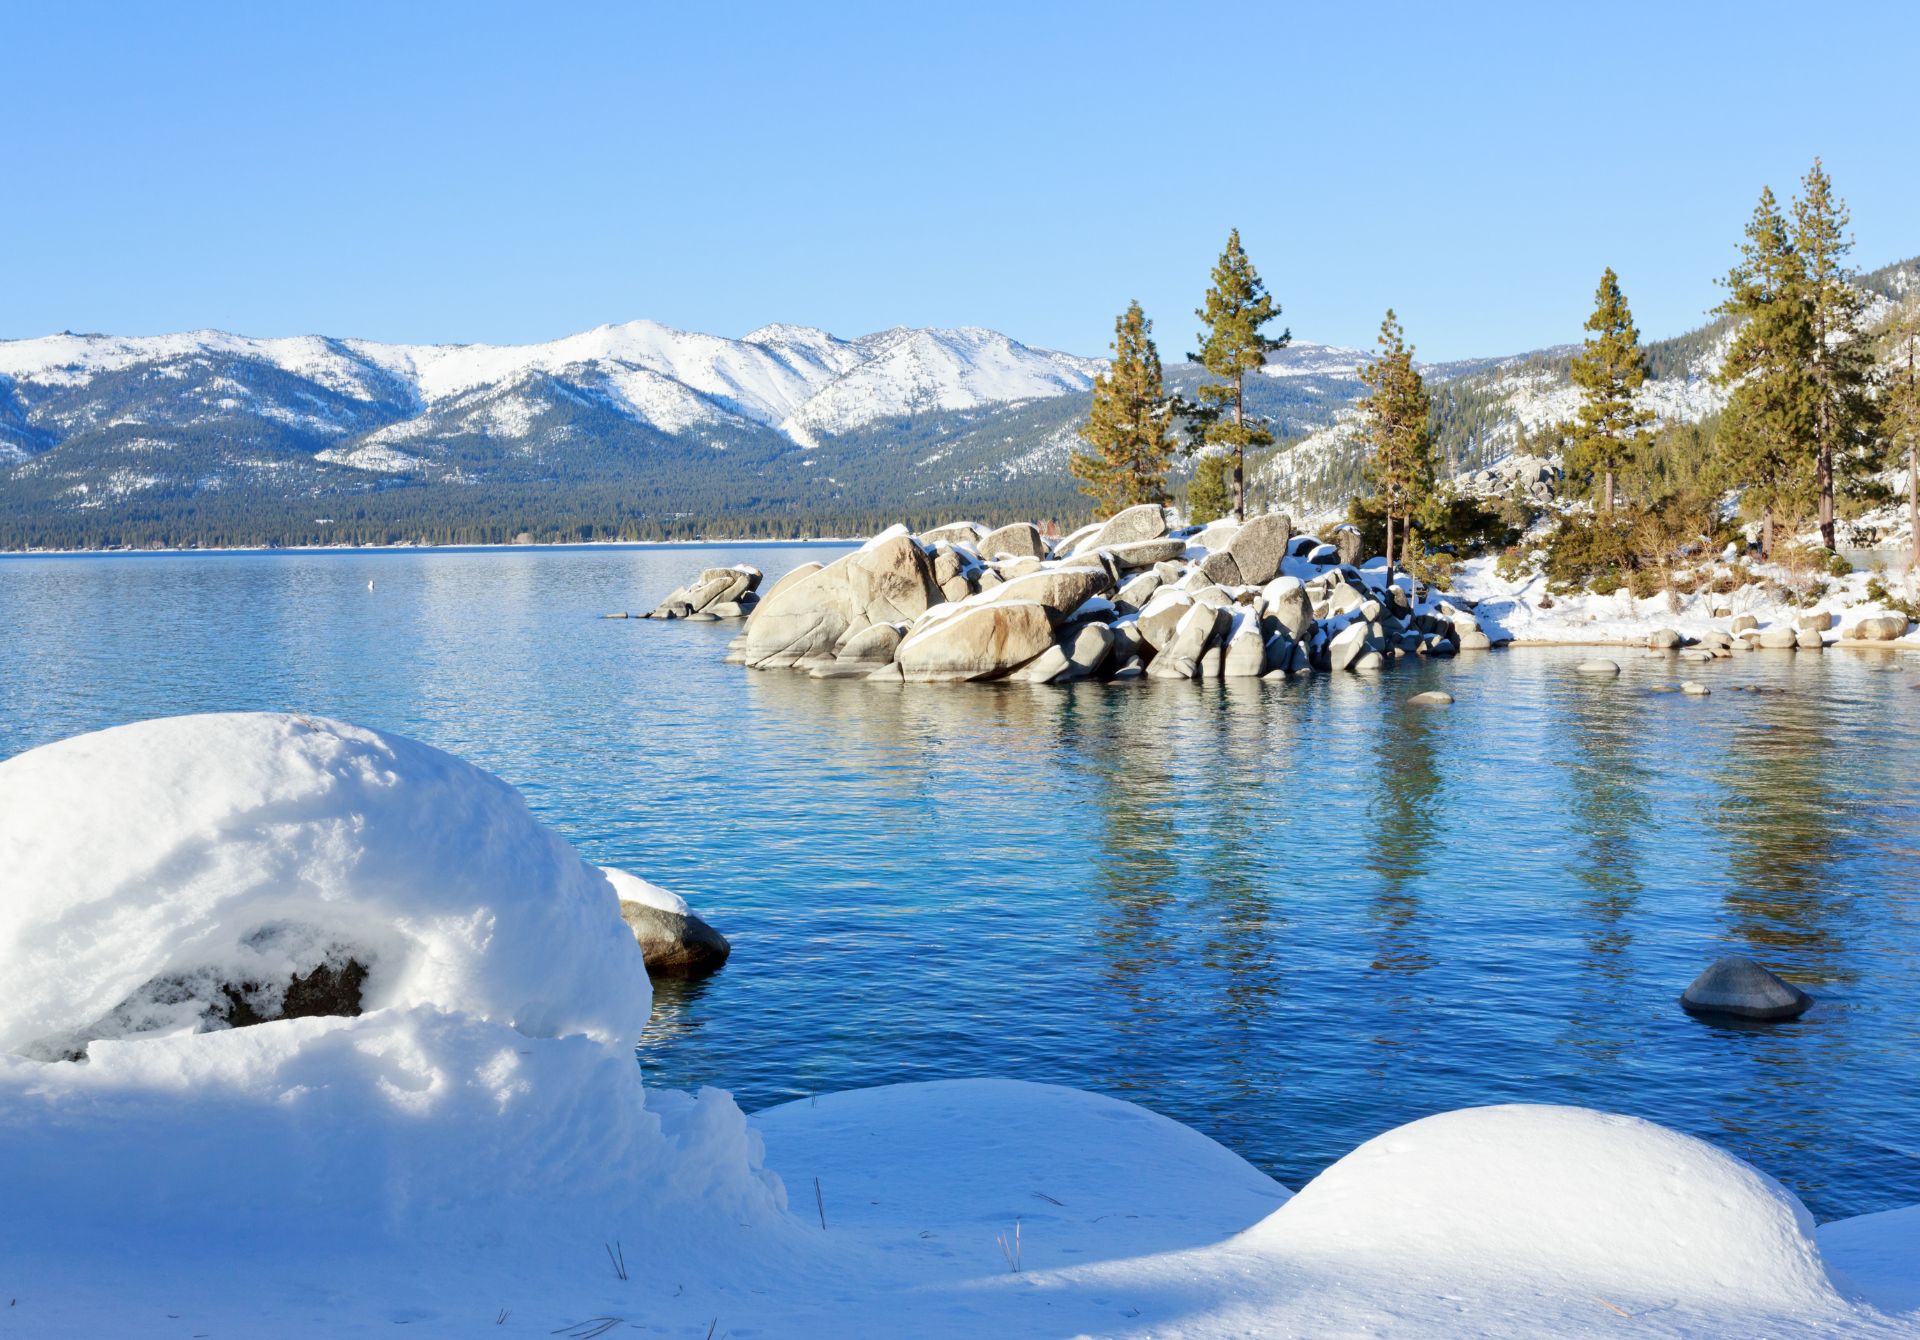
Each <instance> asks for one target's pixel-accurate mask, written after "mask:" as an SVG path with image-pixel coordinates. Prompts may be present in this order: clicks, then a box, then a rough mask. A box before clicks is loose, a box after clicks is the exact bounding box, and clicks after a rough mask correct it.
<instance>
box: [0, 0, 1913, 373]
mask: <svg viewBox="0 0 1920 1340" xmlns="http://www.w3.org/2000/svg"><path fill="white" fill-rule="evenodd" d="M1456 11H1457V12H1456ZM1209 24H1211V25H1212V26H1203V25H1209ZM0 33H4V34H5V38H6V43H5V44H6V47H7V49H8V51H9V56H8V59H7V66H8V77H7V82H6V87H5V89H4V93H0V116H4V118H5V122H6V125H7V128H8V131H9V134H8V135H7V145H8V150H7V160H8V161H7V168H6V172H5V177H4V180H5V182H6V190H5V195H4V201H0V336H24V335H36V334H44V333H46V332H48V331H53V330H59V329H73V330H102V331H112V332H115V333H126V334H144V333H154V332H160V331H166V330H178V329H186V328H194V327H201V326H218V327H223V328H226V329H232V330H239V331H244V332H247V333H250V334H263V335H273V334H293V333H301V332H307V331H322V332H326V333H329V334H341V335H365V336H370V337H374V338H381V339H396V340H434V341H439V340H461V341H474V340H487V341H526V340H538V339H547V338H552V337H554V336H558V335H561V334H565V333H568V332H571V331H574V330H579V329H584V328H586V327H589V326H593V325H598V324H600V323H602V322H606V321H621V320H627V319H631V318H634V317H643V316H644V317H652V318H654V319H656V320H660V321H664V322H667V323H669V324H671V325H676V326H683V327H688V328H691V329H696V330H706V331H712V332H715V333H718V334H724V335H740V334H744V333H745V332H746V331H748V330H750V329H751V328H753V327H754V326H756V325H759V324H761V323H763V322H768V321H792V322H799V323H805V324H809V325H817V326H824V327H826V328H828V329H830V330H833V331H835V332H838V333H842V334H858V333H862V332H865V331H868V330H875V329H880V328H884V327H887V326H892V325H981V326H991V327H994V328H997V329H1000V330H1004V331H1006V332H1008V333H1009V334H1012V335H1014V336H1015V337H1017V338H1019V339H1022V340H1025V341H1027V342H1028V343H1032V344H1041V345H1049V346H1053V347H1058V348H1066V349H1071V350H1074V351H1076V352H1083V353H1095V352H1099V351H1101V350H1102V349H1104V347H1105V345H1106V342H1107V341H1108V339H1109V338H1110V337H1111V333H1112V322H1113V317H1114V314H1115V313H1116V312H1118V311H1119V310H1120V308H1121V307H1123V306H1124V305H1125V303H1126V301H1127V299H1128V298H1130V297H1136V296H1137V297H1138V298H1139V299H1140V300H1141V301H1142V303H1144V304H1145V306H1146V308H1147V313H1148V315H1149V316H1150V317H1152V318H1154V320H1155V322H1156V333H1157V334H1158V336H1159V338H1160V341H1161V346H1162V350H1163V352H1164V353H1165V354H1167V355H1168V356H1169V357H1171V356H1176V355H1178V354H1181V353H1184V352H1185V351H1186V350H1187V349H1188V348H1191V347H1192V340H1193V333H1194V327H1195V323H1194V320H1193V317H1192V310H1193V308H1194V307H1195V306H1196V305H1197V304H1198V300H1199V298H1200V295H1201V293H1202V291H1203V289H1204V288H1205V285H1206V276H1207V269H1208V267H1209V265H1210V264H1211V263H1212V261H1213V259H1214V257H1215V256H1216V255H1217V253H1218V251H1219V249H1220V245H1221V243H1222V241H1223V240H1224V238H1225V235H1226V232H1227V230H1228V228H1229V227H1232V226H1238V227H1239V228H1240V229H1241V233H1242V236H1243V237H1244V238H1245V240H1246V243H1247V246H1248V248H1249V250H1250V252H1251V253H1252V256H1253V258H1254V261H1255V263H1256V264H1257V265H1258V266H1259V268H1260V270H1261V272H1262V274H1263V275H1264V276H1265V277H1266V279H1267V281H1268V283H1269V286H1270V287H1271V288H1272V290H1273V291H1274V293H1275V295H1276V296H1277V297H1278V298H1279V299H1280V301H1281V302H1282V304H1283V305H1284V307H1285V309H1286V320H1287V321H1288V323H1289V324H1291V326H1292V328H1293V330H1294V332H1295V333H1296V335H1298V336H1300V337H1301V338H1306V339H1316V340H1323V341H1327V342H1334V343H1350V344H1364V343H1367V342H1370V341H1371V339H1372V337H1373V334H1374V332H1375V330H1376V329H1377V327H1378V324H1379V320H1380V314H1381V311H1382V309H1383V308H1385V307H1387V306H1388V305H1392V306H1394V307H1396V308H1398V309H1399V312H1400V314H1401V316H1402V319H1403V320H1404V321H1405V323H1406V326H1407V329H1408V333H1409V336H1410V337H1411V338H1412V339H1413V340H1414V342H1415V343H1416V345H1417V346H1418V347H1419V350H1420V353H1421V355H1422V356H1423V357H1428V358H1450V357H1460V356H1467V355H1474V354H1487V353H1502V352H1508V351H1512V350H1517V349H1524V348H1531V347H1535V346H1538V345H1542V344H1548V343H1555V342H1560V341H1566V340H1572V339H1576V338H1578V336H1579V333H1580V323H1581V322H1582V320H1583V319H1584V318H1585V315H1586V312H1587V309H1588V307H1589V306H1590V301H1591V297H1592V292H1593V287H1594V283H1595V280H1596V279H1597V277H1598V275H1599V272H1600V269H1601V268H1602V267H1603V266H1605V265H1609V264H1610V265H1612V266H1614V267H1615V269H1617V270H1618V271H1619V272H1620V275H1621V278H1622V282H1623V284H1624V285H1625V287H1626V290H1627V294H1628V296H1629V298H1630V300H1631V301H1632V303H1633V305H1634V308H1635V311H1636V314H1637V315H1638V317H1639V319H1640V324H1641V327H1642V329H1643V330H1644V331H1645V332H1646V333H1647V334H1648V335H1650V336H1655V335H1661V334H1671V333H1675V332H1677V331H1680V330H1684V329H1686V328H1688V327H1690V326H1692V325H1695V324H1697V323H1698V322H1699V320H1700V319H1701V315H1702V313H1703V311H1704V310H1705V309H1707V308H1709V307H1710V306H1712V304H1713V303H1714V302H1715V301H1716V292H1715V288H1714V285H1713V279H1714V277H1715V276H1716V275H1717V274H1720V273H1722V272H1724V270H1725V269H1726V266H1727V264H1728V262H1729V261H1730V259H1731V258H1732V255H1733V247H1734V244H1735V242H1736V241H1737V240H1738V237H1739V232H1740V228H1741V225H1742V224H1743V222H1744V221H1745V219H1746V216H1747V214H1748V212H1749V211H1750V210H1751V208H1752V205H1753V202H1754V199H1755V197H1756V196H1757V194H1758V192H1759V188H1760V186H1761V184H1762V183H1767V182H1770V183H1772V184H1773V186H1774V187H1775V189H1776V190H1777V191H1781V192H1782V193H1783V194H1784V193H1785V192H1786V191H1787V190H1788V189H1789V188H1790V187H1791V186H1792V185H1793V184H1794V183H1795V182H1796V180H1797V179H1798V177H1799V176H1800V175H1801V174H1802V173H1803V172H1804V171H1805V169H1806V167H1807V165H1808V163H1809V161H1810V160H1811V159H1812V158H1813V156H1814V155H1815V154H1816V153H1818V154H1822V155H1824V156H1825V159H1826V162H1827V165H1828V168H1829V169H1830V171H1831V172H1832V173H1833V175H1834V178H1835V180H1836V183H1837V184H1838V186H1839V188H1840V190H1841V192H1842V194H1843V195H1844V196H1845V197H1846V198H1847V199H1848V200H1849V202H1850V203H1851V205H1852V207H1853V213H1854V224H1855V232H1856V234H1857V237H1858V241H1859V247H1858V251H1857V253H1856V258H1857V260H1858V261H1859V262H1860V263H1861V264H1862V265H1863V266H1864V267H1868V268H1870V267H1872V266H1874V265H1878V264H1881V263H1883V262H1886V261H1889V260H1894V259H1899V258H1903V257H1906V256H1909V255H1913V254H1915V253H1920V171H1916V168H1920V153H1917V152H1916V149H1915V143H1916V141H1915V137H1914V123H1915V118H1914V113H1913V110H1912V107H1911V104H1910V96H1911V95H1910V90H1911V87H1912V80H1913V78H1914V75H1915V71H1914V67H1913V63H1912V62H1913V56H1912V53H1913V51H1914V50H1915V45H1916V40H1920V6H1916V5H1912V4H1903V5H1892V4H1888V5H1882V6H1869V5H1835V6H1830V7H1827V8H1826V9H1824V10H1822V9H1820V8H1819V7H1816V6H1809V5H1806V4H1804V3H1803V4H1799V5H1794V6H1786V5H1781V6H1773V5H1767V4H1746V5H1738V6H1735V5H1727V6H1716V5H1707V4H1673V3H1668V4H1660V5H1648V6H1644V7H1640V6H1635V5H1632V4H1609V5H1605V6H1599V5H1551V4H1534V5H1526V6H1509V7H1496V6H1484V7H1479V8H1477V9H1472V10H1470V9H1469V8H1468V7H1466V6H1457V7H1456V6H1439V5H1424V6H1406V7H1398V6H1395V5H1392V4H1382V5H1373V6H1367V7H1360V6H1341V5H1335V4H1326V3H1320V4H1314V5H1293V4H1288V5H1278V4H1251V5H1236V6H1219V7H1214V8H1212V9H1210V10H1206V11H1200V10H1193V11H1187V10H1185V9H1182V8H1176V7H1173V6H1157V5H1151V6H1150V5H1139V6H1133V5H1126V4H1110V3H1109V4H1098V5H1086V6H1076V5H1034V4H1025V5H1007V6H999V5H992V4H986V3H974V4H959V5H938V4H927V5H918V4H916V5H872V6H861V5H851V4H846V5H828V4H818V5H806V6H802V5H792V6H780V7H773V6H769V7H760V6H756V5H751V4H732V5H724V6H722V5H713V6H702V5H693V4H680V5H674V6H662V5H645V4H620V5H606V6H600V5H590V4H566V3H550V4H542V5H535V4H530V3H528V4H516V5H498V6H490V5H485V4H480V3H470V4H461V5H451V4H449V5H435V4H427V3H414V4H397V5H367V6H357V5H347V4H331V5H328V4H308V5H300V6H293V5H251V4H249V5H231V6H228V5H213V4H194V3H182V4H178V5H132V4H128V5H111V4H88V5H81V4H60V3H20V2H19V0H0ZM1811 72H1817V73H1811ZM1781 81H1798V82H1796V83H1784V84H1783V83H1782V82H1781Z"/></svg>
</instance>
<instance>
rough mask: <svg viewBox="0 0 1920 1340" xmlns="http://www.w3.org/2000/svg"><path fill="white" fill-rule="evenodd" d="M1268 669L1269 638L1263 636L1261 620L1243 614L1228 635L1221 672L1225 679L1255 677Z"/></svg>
mask: <svg viewBox="0 0 1920 1340" xmlns="http://www.w3.org/2000/svg"><path fill="white" fill-rule="evenodd" d="M1266 669H1267V640H1266V638H1264V637H1262V636H1261V633H1260V621H1259V620H1258V619H1255V618H1253V617H1251V616H1250V615H1245V614H1243V615H1241V616H1240V617H1239V618H1238V619H1236V620H1235V621H1234V625H1233V631H1232V632H1231V633H1229V634H1228V636H1227V648H1226V657H1225V659H1224V660H1223V661H1222V662H1221V667H1220V673H1221V676H1222V677H1223V678H1225V679H1254V678H1258V677H1259V676H1260V675H1262V674H1264V673H1265V672H1266Z"/></svg>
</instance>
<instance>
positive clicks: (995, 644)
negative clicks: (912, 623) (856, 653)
mask: <svg viewBox="0 0 1920 1340" xmlns="http://www.w3.org/2000/svg"><path fill="white" fill-rule="evenodd" d="M1052 645H1053V621H1052V617H1051V615H1050V614H1049V612H1048V610H1047V608H1046V607H1045V606H1044V605H1040V604H1037V603H1035V602H1033V601H1029V600H995V601H990V602H987V603H984V604H980V605H974V606H962V607H960V608H958V609H956V610H954V611H953V612H952V613H951V614H947V613H939V614H935V615H932V616H929V618H928V619H926V620H924V621H922V622H921V623H920V624H919V625H917V626H916V627H915V628H913V629H912V630H911V631H910V632H909V633H908V634H907V636H906V637H905V638H904V639H903V640H902V641H901V643H900V647H899V650H898V651H896V652H895V653H894V660H895V661H896V662H897V663H898V664H899V666H900V669H901V672H902V673H903V674H904V675H905V676H906V678H908V679H911V680H955V679H992V678H995V677H996V676H999V675H1004V674H1006V673H1008V672H1009V671H1012V670H1014V669H1017V668H1018V667H1020V666H1023V665H1025V664H1026V663H1027V662H1028V661H1031V660H1032V659H1033V658H1034V657H1036V656H1038V655H1039V654H1040V653H1041V652H1043V651H1045V650H1046V649H1047V648H1048V647H1050V646H1052Z"/></svg>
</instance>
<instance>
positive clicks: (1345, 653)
mask: <svg viewBox="0 0 1920 1340" xmlns="http://www.w3.org/2000/svg"><path fill="white" fill-rule="evenodd" d="M1366 650H1367V624H1366V621H1365V620H1362V619H1355V620H1354V621H1353V622H1352V623H1349V624H1348V625H1347V626H1346V627H1345V628H1342V629H1341V630H1340V631H1339V632H1337V633H1335V634H1334V635H1333V636H1332V637H1330V638H1328V639H1327V669H1329V670H1345V669H1348V668H1349V667H1351V666H1352V665H1353V663H1354V662H1355V661H1357V660H1359V659H1360V657H1361V656H1362V655H1363V654H1365V652H1366Z"/></svg>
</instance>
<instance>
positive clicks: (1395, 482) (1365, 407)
mask: <svg viewBox="0 0 1920 1340" xmlns="http://www.w3.org/2000/svg"><path fill="white" fill-rule="evenodd" d="M1379 345H1380V351H1379V352H1378V353H1377V354H1376V355H1375V356H1374V359H1373V361H1372V362H1371V363H1369V364H1367V366H1365V367H1364V368H1362V369H1361V370H1360V380H1361V381H1363V382H1365V383H1366V385H1367V398H1366V399H1365V400H1363V401H1361V402H1360V422H1361V434H1362V436H1363V437H1364V439H1365V441H1366V444H1367V452H1368V455H1367V458H1366V465H1365V467H1364V471H1365V478H1366V482H1367V486H1368V490H1369V493H1368V506H1369V507H1370V508H1371V509H1373V510H1375V511H1378V512H1379V513H1380V514H1381V515H1382V516H1383V517H1384V518H1385V520H1386V547H1385V549H1384V551H1383V552H1384V553H1385V555H1386V559H1387V580H1388V581H1392V580H1393V568H1394V541H1395V538H1396V536H1397V537H1398V538H1399V539H1401V540H1403V541H1404V542H1405V543H1406V547H1407V548H1408V549H1409V550H1411V549H1412V547H1413V524H1414V517H1415V516H1416V515H1417V514H1418V513H1419V512H1420V511H1421V509H1422V508H1423V507H1425V506H1426V505H1427V504H1428V502H1429V501H1430V500H1431V499H1432V497H1433V495H1434V466H1435V461H1434V451H1433V431H1432V427H1431V424H1430V422H1429V421H1430V419H1431V416H1432V411H1433V406H1432V403H1431V401H1430V400H1429V399H1428V396H1427V386H1426V382H1425V381H1423V380H1422V379H1421V376H1420V372H1419V370H1418V369H1417V368H1415V367H1414V366H1413V347H1412V346H1411V345H1409V344H1408V343H1407V342H1406V335H1405V332H1404V331H1403V330H1402V329H1401V327H1400V319H1399V318H1398V317H1396V316H1395V315H1394V314H1393V309H1392V308H1388V309H1387V315H1386V319H1385V320H1383V321H1381V323H1380V338H1379Z"/></svg>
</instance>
